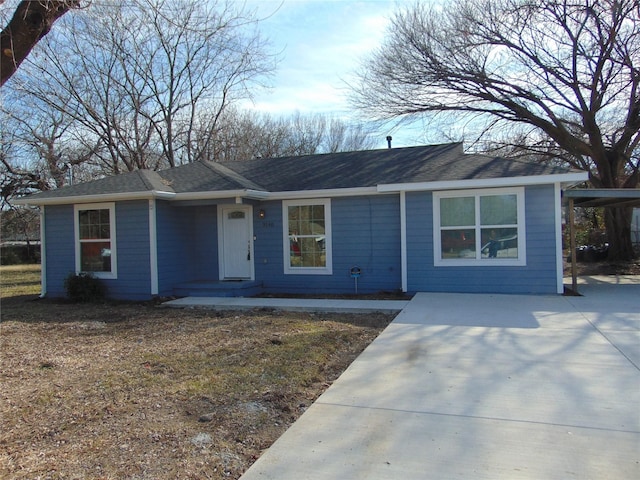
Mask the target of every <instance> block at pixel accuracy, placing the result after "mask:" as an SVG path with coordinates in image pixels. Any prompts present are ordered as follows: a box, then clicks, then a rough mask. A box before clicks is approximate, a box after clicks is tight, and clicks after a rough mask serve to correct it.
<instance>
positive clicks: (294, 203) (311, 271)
mask: <svg viewBox="0 0 640 480" xmlns="http://www.w3.org/2000/svg"><path fill="white" fill-rule="evenodd" d="M308 205H324V225H325V227H324V235H325V249H326V266H324V267H292V266H291V265H290V263H289V259H290V251H289V249H290V248H291V247H290V245H289V207H300V206H308ZM331 238H332V235H331V199H330V198H317V199H307V200H283V201H282V248H283V257H284V258H283V261H284V265H283V266H284V273H285V274H286V275H332V274H333V255H332V252H333V247H332V241H331Z"/></svg>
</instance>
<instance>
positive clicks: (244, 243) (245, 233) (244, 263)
mask: <svg viewBox="0 0 640 480" xmlns="http://www.w3.org/2000/svg"><path fill="white" fill-rule="evenodd" d="M220 209H221V216H222V221H221V222H220V223H221V235H220V236H219V240H220V244H221V248H220V278H221V279H222V280H238V279H251V278H252V276H253V260H252V257H253V245H252V242H251V226H252V224H251V215H252V214H251V206H250V205H226V206H221V207H220Z"/></svg>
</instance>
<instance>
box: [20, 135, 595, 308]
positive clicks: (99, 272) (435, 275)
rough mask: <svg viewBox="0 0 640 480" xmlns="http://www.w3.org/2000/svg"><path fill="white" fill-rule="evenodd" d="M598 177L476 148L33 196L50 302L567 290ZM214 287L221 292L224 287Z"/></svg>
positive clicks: (176, 171) (217, 171)
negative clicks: (581, 212)
mask: <svg viewBox="0 0 640 480" xmlns="http://www.w3.org/2000/svg"><path fill="white" fill-rule="evenodd" d="M585 180H587V173H586V172H581V171H576V170H569V169H565V168H561V167H557V166H549V165H541V164H538V163H529V162H524V161H519V160H510V159H504V158H499V157H493V156H485V155H475V154H465V153H464V152H463V147H462V144H460V143H451V144H443V145H431V146H421V147H410V148H392V149H391V148H390V149H380V150H370V151H357V152H346V153H333V154H322V155H309V156H299V157H286V158H264V159H254V160H248V161H244V162H233V163H213V162H196V163H190V164H186V165H182V166H178V167H175V168H170V169H167V170H163V171H149V170H138V171H134V172H129V173H125V174H121V175H116V176H113V177H107V178H102V179H99V180H95V181H91V182H87V183H81V184H76V185H72V186H68V187H64V188H60V189H58V190H52V191H47V192H42V193H38V194H34V195H31V196H28V197H25V198H23V199H21V203H23V204H30V205H38V206H40V207H41V215H42V222H41V228H42V236H41V238H42V271H43V274H42V293H43V295H45V294H46V295H48V296H64V295H65V291H64V280H65V278H66V277H67V276H68V275H69V274H70V273H79V272H91V273H92V274H94V275H95V276H96V277H99V278H101V279H103V280H104V283H105V284H106V286H107V289H108V292H109V295H110V296H111V297H113V298H120V299H132V300H141V299H149V298H152V297H154V296H180V295H212V296H214V295H243V296H246V295H250V294H254V293H256V292H258V291H261V292H265V293H284V294H286V293H307V294H320V293H353V292H354V291H355V288H357V289H358V292H359V293H372V292H379V291H404V292H409V293H413V292H417V291H430V292H478V293H530V294H548V293H562V291H563V285H562V266H563V263H562V236H561V230H562V218H561V217H562V208H561V203H562V201H561V197H562V194H561V192H562V189H563V188H567V187H568V186H571V185H574V184H577V183H581V182H584V181H585ZM216 289H219V290H217V291H216Z"/></svg>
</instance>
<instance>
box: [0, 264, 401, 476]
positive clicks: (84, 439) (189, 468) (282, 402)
mask: <svg viewBox="0 0 640 480" xmlns="http://www.w3.org/2000/svg"><path fill="white" fill-rule="evenodd" d="M0 280H1V284H0V288H1V290H0V293H1V295H0V296H1V300H0V301H1V305H0V306H1V309H2V311H1V313H2V323H0V384H1V388H0V418H2V428H1V430H0V478H3V479H5V478H6V479H39V478H41V479H47V478H50V479H63V478H64V479H85V478H95V479H125V478H126V479H178V478H185V479H186V478H191V479H201V478H202V479H207V478H238V477H239V476H240V475H241V474H242V473H243V472H244V471H245V470H246V469H247V468H248V467H249V465H251V463H252V462H253V461H254V460H255V459H256V458H257V457H258V456H259V455H260V454H261V452H262V451H263V450H264V449H266V448H268V447H269V445H271V443H272V442H273V441H274V440H276V439H277V438H278V437H279V436H280V435H281V434H282V433H283V432H284V430H286V428H287V427H288V426H289V425H290V424H291V423H292V422H293V421H294V420H295V419H296V418H297V417H298V416H299V415H300V414H301V413H302V412H304V410H305V409H306V408H307V407H308V406H309V405H310V404H311V403H312V402H313V401H314V400H315V399H316V398H317V397H318V396H319V395H320V393H322V392H323V391H324V390H325V389H326V388H327V386H328V385H330V384H331V382H332V381H333V380H335V379H336V378H337V376H338V375H339V374H340V373H341V372H342V371H343V370H344V369H345V368H346V367H347V366H348V365H349V364H350V363H351V362H352V361H353V359H354V358H355V357H356V356H357V355H358V354H359V353H360V352H361V351H362V350H363V349H364V348H365V347H366V346H367V345H368V344H369V343H370V342H371V341H372V340H373V339H374V338H375V337H376V336H377V335H378V333H379V332H380V331H381V330H382V328H384V327H385V326H386V325H387V324H388V323H389V321H390V320H391V318H392V316H391V315H387V314H376V315H338V314H332V315H328V314H327V315H324V314H323V315H319V314H315V315H314V314H305V313H295V314H293V313H281V312H273V311H252V312H214V311H206V310H175V309H165V308H160V307H158V306H155V305H151V304H125V303H115V304H101V305H74V304H70V303H66V302H64V301H60V300H57V301H56V300H40V299H36V298H37V292H38V289H39V286H38V282H39V270H38V269H37V267H1V268H0Z"/></svg>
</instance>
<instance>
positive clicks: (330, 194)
mask: <svg viewBox="0 0 640 480" xmlns="http://www.w3.org/2000/svg"><path fill="white" fill-rule="evenodd" d="M379 193H383V192H380V191H379V190H378V187H355V188H332V189H327V190H295V191H291V192H273V193H270V194H269V196H268V199H269V200H294V199H297V198H325V197H326V198H336V197H358V196H362V195H375V194H379ZM388 193H392V192H388Z"/></svg>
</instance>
